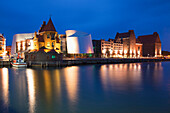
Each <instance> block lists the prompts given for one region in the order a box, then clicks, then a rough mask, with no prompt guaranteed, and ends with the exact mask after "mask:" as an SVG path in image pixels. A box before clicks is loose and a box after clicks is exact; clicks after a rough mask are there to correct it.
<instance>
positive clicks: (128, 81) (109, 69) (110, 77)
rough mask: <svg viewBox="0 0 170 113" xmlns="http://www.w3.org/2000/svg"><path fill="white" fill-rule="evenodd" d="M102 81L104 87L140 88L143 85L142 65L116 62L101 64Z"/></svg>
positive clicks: (118, 88)
mask: <svg viewBox="0 0 170 113" xmlns="http://www.w3.org/2000/svg"><path fill="white" fill-rule="evenodd" d="M101 79H102V80H101V81H102V84H103V87H104V89H108V88H110V86H112V88H114V89H117V90H128V89H134V90H139V89H140V85H141V65H140V64H138V63H133V64H114V65H102V66H101Z"/></svg>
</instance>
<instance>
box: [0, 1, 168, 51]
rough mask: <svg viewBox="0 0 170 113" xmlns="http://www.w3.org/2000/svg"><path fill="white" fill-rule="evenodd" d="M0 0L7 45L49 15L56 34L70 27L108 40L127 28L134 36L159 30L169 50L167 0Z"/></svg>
mask: <svg viewBox="0 0 170 113" xmlns="http://www.w3.org/2000/svg"><path fill="white" fill-rule="evenodd" d="M0 4H1V6H0V33H4V35H5V37H6V38H7V45H12V38H13V35H14V34H17V33H33V32H35V31H38V30H39V28H40V27H41V24H42V23H43V21H47V22H48V20H49V17H50V15H52V16H51V17H52V21H53V23H54V25H55V28H56V30H57V32H58V33H59V34H62V33H65V30H68V29H72V30H78V31H84V32H87V33H90V34H92V39H101V38H102V39H106V40H107V39H109V38H114V37H115V35H116V33H117V32H127V31H128V30H130V29H132V30H135V34H136V37H137V36H139V35H147V34H152V33H153V32H158V33H159V35H160V38H161V41H162V48H163V50H168V51H170V0H141V1H139V0H46V1H45V0H1V1H0Z"/></svg>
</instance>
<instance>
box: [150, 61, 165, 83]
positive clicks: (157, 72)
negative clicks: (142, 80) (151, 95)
mask: <svg viewBox="0 0 170 113" xmlns="http://www.w3.org/2000/svg"><path fill="white" fill-rule="evenodd" d="M162 71H163V68H162V63H161V62H156V63H154V69H153V81H154V83H155V85H161V82H162V76H163V73H162ZM151 73H152V72H151Z"/></svg>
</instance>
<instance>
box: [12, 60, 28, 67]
mask: <svg viewBox="0 0 170 113" xmlns="http://www.w3.org/2000/svg"><path fill="white" fill-rule="evenodd" d="M11 64H12V66H13V67H27V63H25V62H24V60H23V58H17V59H16V60H13V62H12V63H11Z"/></svg>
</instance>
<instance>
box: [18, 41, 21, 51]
mask: <svg viewBox="0 0 170 113" xmlns="http://www.w3.org/2000/svg"><path fill="white" fill-rule="evenodd" d="M20 46H21V43H19V42H18V51H20V49H21V47H20Z"/></svg>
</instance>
